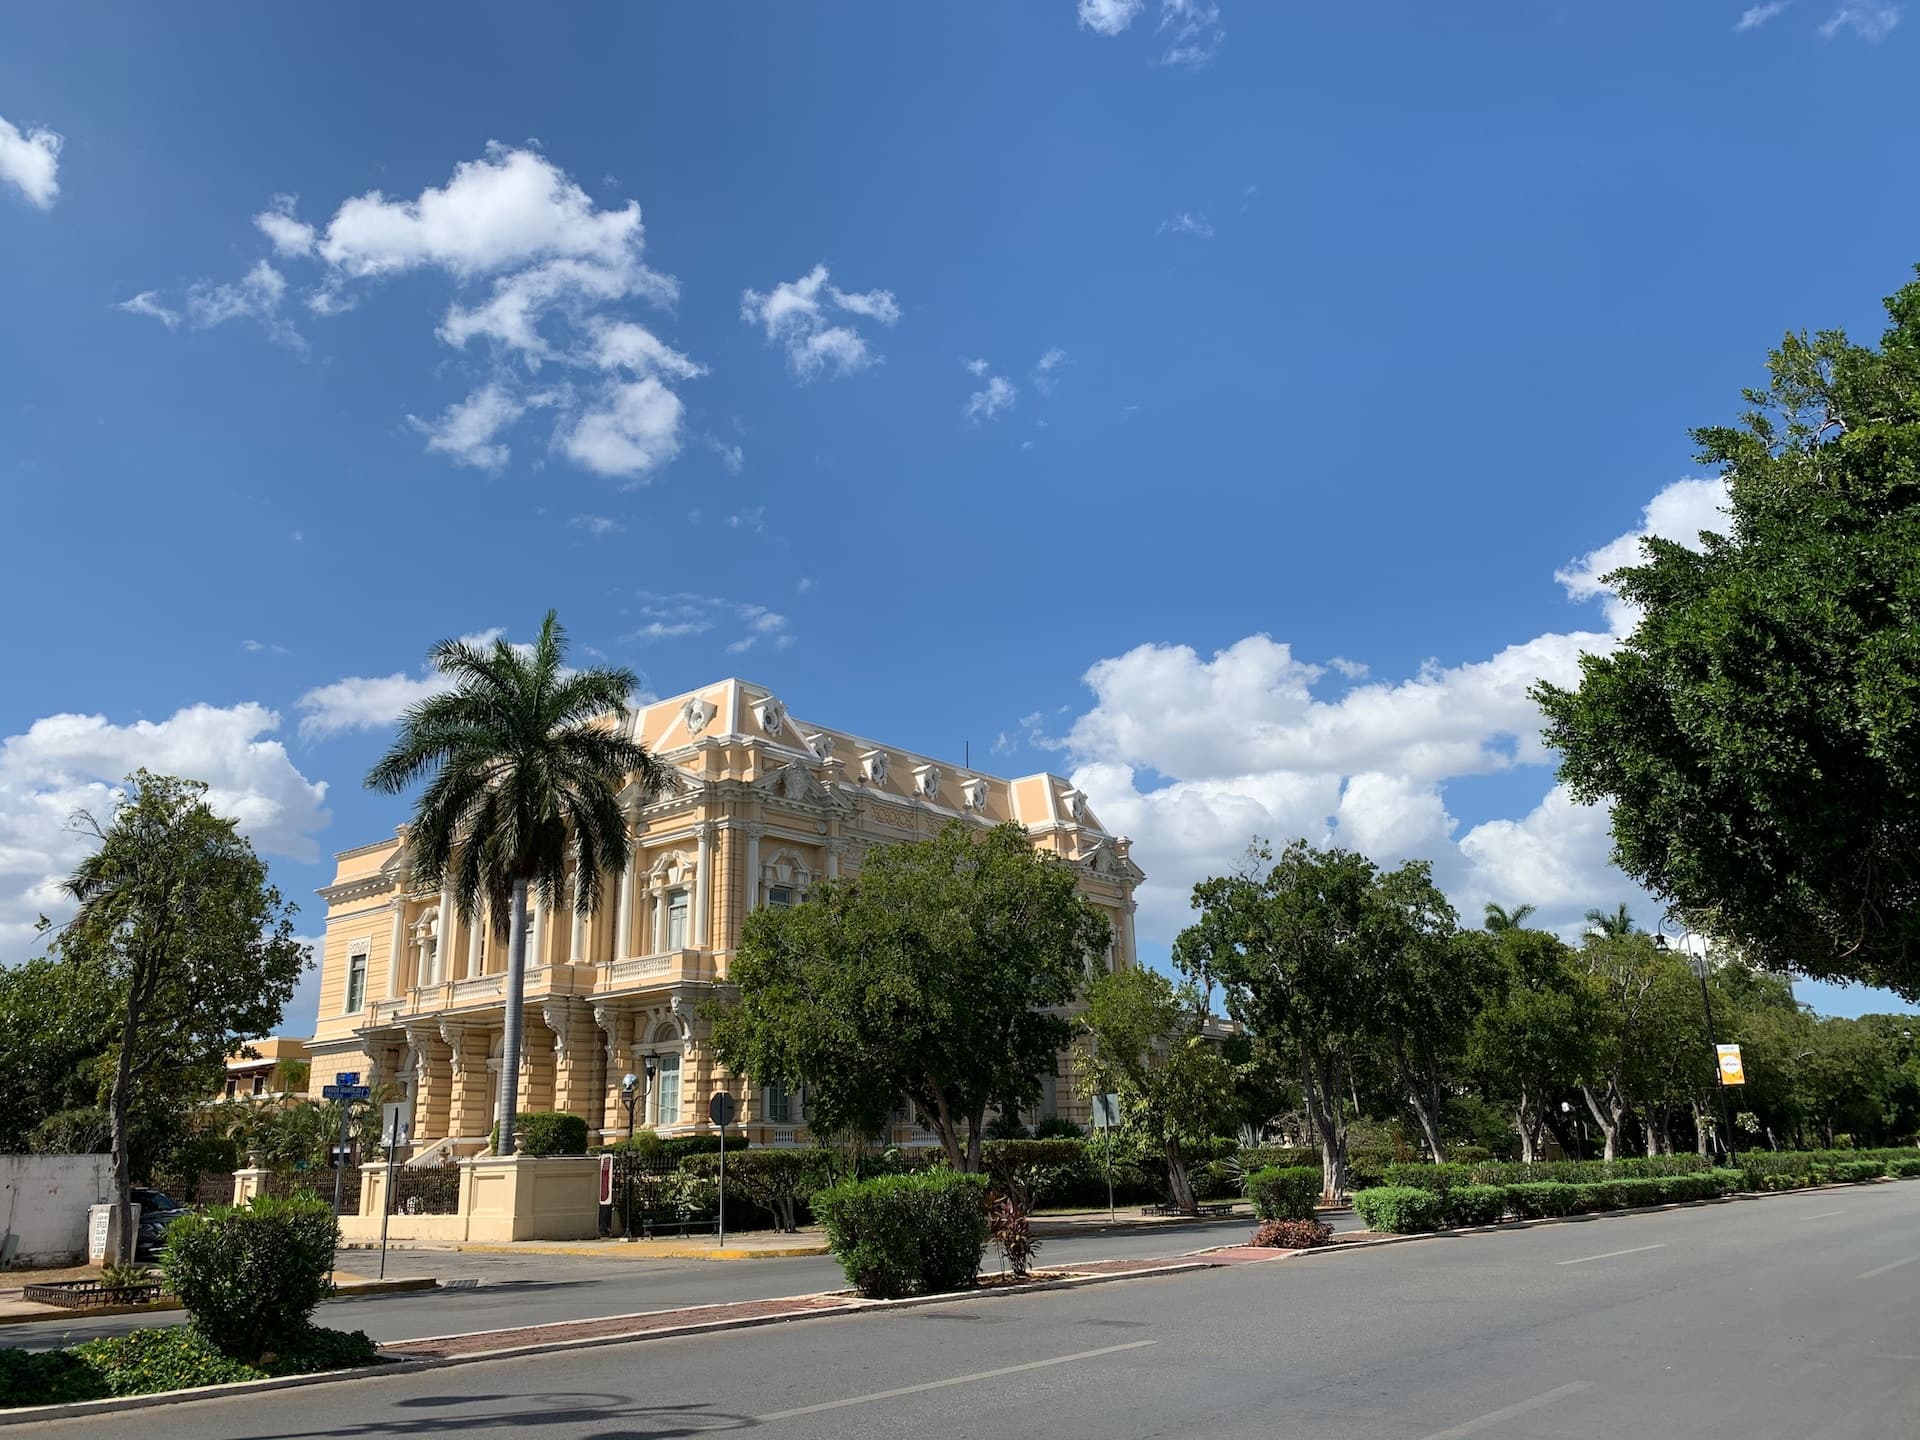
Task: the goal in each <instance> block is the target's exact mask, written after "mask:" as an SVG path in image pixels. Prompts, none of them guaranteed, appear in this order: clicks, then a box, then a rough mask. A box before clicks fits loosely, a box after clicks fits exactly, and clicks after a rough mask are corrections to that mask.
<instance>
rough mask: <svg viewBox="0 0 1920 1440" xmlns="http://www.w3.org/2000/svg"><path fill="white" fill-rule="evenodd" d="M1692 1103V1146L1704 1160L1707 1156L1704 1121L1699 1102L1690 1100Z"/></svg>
mask: <svg viewBox="0 0 1920 1440" xmlns="http://www.w3.org/2000/svg"><path fill="white" fill-rule="evenodd" d="M1692 1105H1693V1148H1694V1150H1695V1151H1696V1152H1697V1153H1698V1154H1699V1156H1700V1158H1701V1159H1702V1160H1704V1159H1706V1158H1707V1126H1706V1122H1705V1121H1704V1120H1703V1119H1702V1118H1701V1116H1700V1102H1699V1101H1698V1100H1695V1101H1693V1102H1692Z"/></svg>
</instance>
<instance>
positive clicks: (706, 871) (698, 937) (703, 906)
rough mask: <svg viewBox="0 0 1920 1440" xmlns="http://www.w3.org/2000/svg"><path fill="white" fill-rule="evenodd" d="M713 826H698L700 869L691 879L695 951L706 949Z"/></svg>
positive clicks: (711, 875)
mask: <svg viewBox="0 0 1920 1440" xmlns="http://www.w3.org/2000/svg"><path fill="white" fill-rule="evenodd" d="M712 877H713V824H712V822H711V821H705V822H702V824H701V826H700V869H699V870H698V871H697V872H696V873H695V875H694V877H693V892H694V893H693V945H694V948H695V949H696V950H704V949H706V947H707V935H708V933H709V931H708V928H707V918H708V915H707V912H708V911H709V909H710V908H711V907H712V904H713V883H712Z"/></svg>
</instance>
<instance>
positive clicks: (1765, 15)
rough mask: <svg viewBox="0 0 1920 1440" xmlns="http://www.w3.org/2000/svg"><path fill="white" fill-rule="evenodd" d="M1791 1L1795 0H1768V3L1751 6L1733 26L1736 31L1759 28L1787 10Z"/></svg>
mask: <svg viewBox="0 0 1920 1440" xmlns="http://www.w3.org/2000/svg"><path fill="white" fill-rule="evenodd" d="M1791 3H1793V0H1766V3H1765V4H1763V5H1752V6H1749V7H1748V8H1747V9H1746V10H1744V11H1742V12H1741V14H1740V18H1739V19H1738V20H1736V21H1735V22H1734V26H1733V28H1734V29H1735V30H1736V31H1742V30H1758V29H1759V28H1760V27H1761V26H1762V25H1764V24H1766V23H1767V22H1768V21H1769V20H1771V19H1773V17H1774V16H1776V15H1778V14H1779V13H1780V12H1781V11H1783V10H1785V9H1786V8H1787V6H1788V5H1790V4H1791Z"/></svg>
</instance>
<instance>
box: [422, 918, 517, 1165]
mask: <svg viewBox="0 0 1920 1440" xmlns="http://www.w3.org/2000/svg"><path fill="white" fill-rule="evenodd" d="M508 923H509V925H510V926H511V927H512V928H511V929H510V930H509V932H508V936H509V938H508V940H507V1026H506V1034H505V1035H504V1036H502V1037H501V1041H500V1099H499V1103H498V1104H496V1105H495V1106H494V1115H495V1116H496V1117H497V1118H498V1120H499V1122H500V1143H499V1144H498V1145H496V1146H495V1147H494V1153H495V1154H496V1155H511V1154H513V1152H514V1149H515V1145H516V1140H515V1137H514V1133H513V1122H514V1121H515V1119H517V1118H518V1116H519V1110H520V1027H521V1023H522V1017H521V1007H522V1003H523V1001H524V999H525V993H526V988H527V882H526V881H525V880H515V881H514V882H513V918H512V919H511V920H510V921H509V922H508ZM443 930H446V933H451V931H450V929H447V928H446V927H443Z"/></svg>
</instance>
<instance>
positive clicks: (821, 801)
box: [753, 760, 840, 805]
mask: <svg viewBox="0 0 1920 1440" xmlns="http://www.w3.org/2000/svg"><path fill="white" fill-rule="evenodd" d="M753 788H754V789H755V790H757V791H759V792H760V793H761V794H762V795H768V796H774V797H777V798H779V799H782V800H790V801H794V802H795V803H798V804H806V805H838V804H839V803H840V802H839V801H838V799H837V798H836V797H835V795H834V794H833V792H832V791H831V790H829V789H827V787H826V786H824V785H822V784H821V783H820V781H819V779H818V778H817V777H816V776H815V775H814V773H813V771H812V770H810V769H809V768H808V767H807V764H806V762H805V761H804V760H794V761H790V762H789V763H787V764H785V765H782V766H781V767H780V768H779V769H778V770H770V771H768V772H767V773H766V774H765V775H762V776H761V777H760V778H759V779H757V780H755V781H754V782H753Z"/></svg>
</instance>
